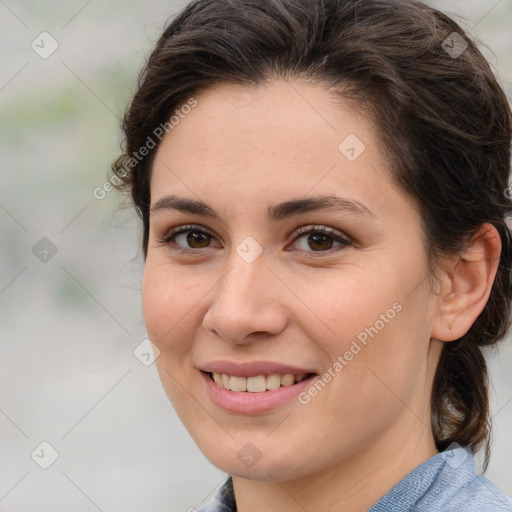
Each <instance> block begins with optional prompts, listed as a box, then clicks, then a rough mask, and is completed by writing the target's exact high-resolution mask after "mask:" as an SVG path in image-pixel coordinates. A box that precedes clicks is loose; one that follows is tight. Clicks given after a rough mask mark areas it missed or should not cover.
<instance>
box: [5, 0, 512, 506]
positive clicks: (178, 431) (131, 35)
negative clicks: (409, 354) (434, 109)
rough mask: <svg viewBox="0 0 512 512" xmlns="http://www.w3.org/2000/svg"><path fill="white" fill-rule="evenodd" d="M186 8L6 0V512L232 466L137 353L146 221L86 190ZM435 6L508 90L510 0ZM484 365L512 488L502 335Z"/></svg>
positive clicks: (87, 501)
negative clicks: (141, 239)
mask: <svg viewBox="0 0 512 512" xmlns="http://www.w3.org/2000/svg"><path fill="white" fill-rule="evenodd" d="M183 4H184V2H182V3H178V2H169V1H161V0H153V1H148V0H144V1H142V0H128V1H124V2H114V1H113V0H108V1H99V0H92V1H88V2H87V1H84V0H73V1H68V2H57V1H55V0H52V1H44V2H43V1H36V0H33V1H17V2H16V1H14V0H5V1H1V0H0V42H1V45H0V52H1V68H0V103H1V107H0V108H1V111H0V120H1V124H0V126H1V138H0V147H1V155H2V158H1V173H2V174H1V178H2V179H1V187H0V237H1V238H0V239H1V244H0V262H1V264H0V322H1V354H2V357H1V360H0V379H1V381H0V382H1V384H0V436H1V458H0V461H1V462H0V511H9V512H28V511H37V512H42V511H53V512H56V511H67V512H73V511H95V510H102V511H107V510H108V511H119V512H121V511H122V512H139V511H147V510H151V511H153V512H159V511H168V512H172V511H185V510H187V509H188V508H189V507H199V506H200V505H201V503H203V502H204V500H206V499H207V498H208V497H209V495H210V493H211V492H212V491H213V490H214V489H215V488H216V486H218V485H219V484H220V483H221V481H222V480H223V478H224V473H222V472H221V471H220V470H218V469H217V468H215V467H213V466H212V465H211V464H210V463H209V462H208V461H207V460H206V459H205V457H204V456H203V455H202V454H201V453H200V451H199V450H198V448H197V447H196V446H195V444H194V443H193V442H192V440H191V439H190V437H189V436H188V433H187V432H186V430H185V428H184V427H183V425H182V424H181V423H180V421H179V419H178V417H177V416H176V414H175V413H174V411H173V409H172V407H171V405H170V403H169V402H168V400H167V397H166V395H165V393H164V391H163V389H162V387H161V384H160V381H159V378H158V375H157V373H156V369H155V367H154V365H151V366H148V367H146V366H144V365H143V364H141V362H140V361H139V360H138V359H136V358H135V356H134V354H133V350H134V349H135V348H136V347H137V346H138V345H139V344H140V343H141V341H142V340H143V339H144V338H145V337H146V332H145V329H144V325H143V322H142V314H141V304H140V277H141V271H142V258H141V255H140V251H139V249H138V236H139V227H138V222H137V219H135V218H134V215H133V213H132V212H131V210H130V209H124V210H123V209H119V197H118V196H116V194H115V193H113V192H110V193H108V194H106V197H105V198H104V199H102V200H98V199H95V198H94V196H93V190H94V189H95V188H96V187H101V186H102V185H103V184H104V183H105V181H106V176H107V171H108V167H109V164H110V162H111V161H112V160H113V159H114V157H115V156H117V154H118V151H119V145H118V144H119V137H120V132H119V128H118V126H119V121H118V117H119V116H120V115H122V113H123V111H124V109H125V107H126V105H127V103H128V100H129V98H130V95H131V94H132V93H133V91H134V87H135V81H136V76H137V73H138V71H139V69H140V67H141V65H142V62H143V59H144V58H145V56H146V55H147V54H148V52H149V51H150V49H151V47H152V45H153V43H154V42H155V39H156V38H157V37H158V35H159V33H160V31H161V29H162V27H163V25H164V23H165V21H166V19H167V18H168V17H169V16H171V15H172V14H174V13H175V12H176V10H177V9H178V8H179V7H181V6H182V5H183ZM436 5H437V6H439V7H441V8H442V9H444V10H446V11H449V12H452V13H459V14H461V15H463V16H465V17H466V18H467V22H464V23H463V24H464V26H465V27H466V28H469V29H470V30H471V32H472V33H474V34H476V35H477V36H478V37H479V39H480V40H482V41H483V42H484V43H485V44H486V45H487V46H488V47H489V48H486V49H485V52H486V55H487V56H488V57H489V59H490V61H491V63H492V65H493V67H494V68H495V69H497V70H498V73H499V75H500V76H501V80H502V83H503V84H504V86H505V88H506V89H507V92H508V94H509V97H512V95H511V92H512V86H511V84H512V58H511V55H512V34H511V31H510V27H511V26H512V2H511V1H510V0H501V1H494V0H492V1H490V2H487V1H474V0H473V1H468V0H464V1H462V0H459V1H445V2H436ZM43 31H47V32H49V33H50V34H51V36H52V37H53V38H54V39H55V40H56V41H57V42H58V45H59V47H58V49H57V50H56V51H55V52H54V53H53V54H52V55H51V56H50V57H48V58H46V59H43V58H41V57H40V56H39V55H38V54H37V53H36V52H35V51H34V50H33V49H32V48H31V43H32V41H33V40H36V43H37V41H40V39H37V36H39V34H40V33H41V32H43ZM48 44H49V43H48V40H47V43H45V48H46V49H48V48H49V46H48ZM42 50H43V49H41V51H42ZM43 237H46V238H47V239H49V240H50V241H51V243H50V242H48V240H44V239H43V241H41V239H42V238H43ZM36 244H38V245H36ZM34 246H35V247H36V248H35V249H33V248H34ZM45 250H46V251H48V252H47V253H45V252H44V251H45ZM52 250H53V251H55V250H57V252H56V253H55V254H52ZM34 253H35V254H34ZM41 258H42V260H41ZM45 259H46V260H47V261H44V260H45ZM489 362H490V368H491V378H492V391H491V400H492V412H493V415H494V447H495V448H494V451H493V455H492V459H491V464H490V467H489V470H488V472H487V476H488V478H490V479H491V480H492V481H493V482H494V483H496V484H497V485H498V486H499V487H501V488H502V489H503V490H504V491H505V492H506V493H508V494H509V495H512V462H511V460H512V438H511V436H510V431H511V426H512V377H511V374H512V372H511V369H512V347H511V342H510V340H507V341H506V342H505V343H503V344H502V346H501V348H500V350H499V353H498V355H497V356H496V355H492V354H490V355H489ZM43 441H46V442H48V443H50V444H51V446H53V447H54V449H55V450H56V451H57V452H58V455H59V456H58V458H57V460H56V461H55V462H54V463H53V464H52V465H51V466H50V467H49V468H48V469H46V470H45V469H42V468H41V467H39V465H38V464H36V462H35V461H34V460H33V459H32V458H31V453H33V452H34V450H35V452H34V454H35V455H34V458H35V459H36V460H38V461H39V463H44V462H45V460H46V462H48V461H49V460H50V459H49V457H50V456H51V452H50V450H49V449H48V448H45V447H44V446H43V447H42V448H41V447H40V446H39V445H40V443H41V442H43ZM41 450H43V451H41ZM38 455H39V456H38Z"/></svg>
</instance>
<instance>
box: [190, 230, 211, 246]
mask: <svg viewBox="0 0 512 512" xmlns="http://www.w3.org/2000/svg"><path fill="white" fill-rule="evenodd" d="M207 236H208V235H205V234H204V233H199V232H197V231H191V232H190V233H189V234H188V236H187V242H188V244H189V245H191V246H192V247H196V245H195V244H196V243H198V244H199V245H200V244H201V242H204V241H205V240H206V239H207Z"/></svg>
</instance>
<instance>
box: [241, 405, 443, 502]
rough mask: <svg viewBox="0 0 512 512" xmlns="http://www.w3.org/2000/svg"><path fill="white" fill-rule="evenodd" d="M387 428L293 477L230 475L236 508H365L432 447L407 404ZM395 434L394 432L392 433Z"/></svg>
mask: <svg viewBox="0 0 512 512" xmlns="http://www.w3.org/2000/svg"><path fill="white" fill-rule="evenodd" d="M399 423H401V425H400V424H398V425H397V424H395V425H394V426H393V428H392V429H390V431H389V432H388V433H385V434H384V435H383V436H381V437H380V438H379V439H377V440H375V441H373V442H372V443H370V444H369V445H367V446H365V447H364V448H362V449H361V450H358V451H357V453H354V454H353V455H351V456H350V457H348V458H345V459H343V460H341V461H339V462H338V463H336V464H335V465H333V466H330V467H328V468H325V469H323V470H322V471H320V472H317V473H314V474H309V475H305V476H304V477H301V478H299V479H296V480H291V481H286V482H277V481H258V480H247V479H244V478H240V477H237V476H233V477H232V480H233V488H234V492H235V499H236V504H237V510H238V512H259V511H261V510H286V511H287V512H304V510H323V511H324V512H338V511H343V512H365V511H367V510H368V509H369V508H371V507H372V506H373V505H374V504H375V503H376V502H377V501H378V500H379V499H380V498H381V497H382V496H384V495H385V494H386V493H387V492H388V491H389V490H390V489H391V488H392V487H393V486H394V485H395V484H397V483H398V482H399V481H400V480H402V479H403V478H404V477H405V476H406V475H407V474H408V473H410V472H411V471H412V470H413V469H415V468H416V467H418V466H419V465H420V464H422V463H423V462H425V461H426V460H428V459H430V458H431V457H433V456H434V455H436V454H437V453H438V450H437V449H436V446H435V442H434V437H433V435H432V431H431V429H430V428H428V427H427V425H428V424H426V423H424V422H419V421H418V418H417V417H415V415H414V414H413V413H412V412H411V411H410V410H405V411H404V417H403V418H401V420H400V421H399ZM397 434H398V435H397Z"/></svg>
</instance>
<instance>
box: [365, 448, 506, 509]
mask: <svg viewBox="0 0 512 512" xmlns="http://www.w3.org/2000/svg"><path fill="white" fill-rule="evenodd" d="M389 510H392V511H393V512H420V511H421V512H461V511H464V512H512V499H511V498H509V497H508V496H507V495H506V494H505V493H503V492H502V491H501V490H500V489H499V488H498V487H496V486H495V485H494V484H493V483H492V482H491V481H490V480H488V479H487V478H485V477H483V476H479V475H477V473H476V468H475V462H474V458H473V454H472V452H471V450H470V449H469V448H467V447H462V446H459V445H454V446H452V447H449V449H447V450H445V451H444V452H442V453H438V454H437V455H435V456H434V457H432V458H431V459H429V460H427V461H425V462H424V463H423V464H421V465H420V466H418V467H417V468H416V469H414V470H413V471H412V472H411V473H409V474H408V475H407V476H406V477H405V478H403V479H402V480H401V481H400V482H398V484H397V485H395V487H393V489H391V490H390V491H389V492H388V493H387V494H386V495H385V496H383V497H382V498H381V500H379V501H378V502H377V503H376V504H375V505H374V506H373V507H372V508H371V512H387V511H389Z"/></svg>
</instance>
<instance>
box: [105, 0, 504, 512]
mask: <svg viewBox="0 0 512 512" xmlns="http://www.w3.org/2000/svg"><path fill="white" fill-rule="evenodd" d="M123 129H124V135H125V147H124V153H123V155H121V157H120V158H119V159H118V160H117V161H116V163H115V164H114V166H113V170H114V172H115V174H114V178H115V180H116V181H117V183H118V185H119V187H120V188H121V189H124V190H127V191H128V192H129V193H130V194H131V198H132V200H133V203H134V205H135V208H136V210H137V212H138V213H139V215H140V217H141V219H142V222H143V250H144V255H145V267H144V277H143V287H142V288H143V289H142V294H143V306H144V318H145V323H146V326H147V330H148V334H149V337H150V339H151V340H152V342H153V343H154V345H155V346H156V347H158V350H159V354H160V355H159V357H158V358H157V367H158V371H159V374H160V377H161V380H162V383H163V386H164V388H165V390H166V393H167V395H168V396H169V399H170V400H171V402H172V404H173V406H174V408H175V409H176V411H177V413H178V414H179V416H180V418H181V420H182V421H183V423H184V425H185V427H186V428H187V429H188V431H189V432H190V435H191V436H192V437H193V439H194V440H195V442H196V443H197V445H198V446H199V448H200V449H201V451H202V452H203V453H204V454H205V456H206V457H207V458H208V460H209V461H210V462H211V463H212V464H214V465H215V466H217V467H218V468H220V469H221V470H222V471H224V472H226V473H227V474H228V477H227V478H226V480H225V482H224V484H223V485H222V487H221V489H220V490H219V491H218V493H217V494H216V496H214V498H213V499H212V500H211V501H210V503H209V504H208V505H207V506H206V507H205V508H203V509H201V510H204V511H221V510H222V511H228V510H229V511H235V510H238V512H253V511H261V510H275V511H299V510H300V511H303V510H308V511H318V510H326V511H338V510H344V511H347V510H349V511H365V510H371V511H372V512H377V511H389V510H393V511H398V510H400V511H402V510H403V511H405V510H426V511H427V510H428V511H441V510H442V511H447V510H457V511H460V510H464V511H473V510H479V511H482V510H484V511H505V510H512V502H511V500H510V499H509V498H508V497H507V496H506V495H505V494H504V493H503V492H502V491H500V490H499V489H498V488H497V487H495V486H494V485H493V484H492V483H491V482H490V481H489V480H487V479H486V478H484V477H480V476H476V472H475V464H474V459H473V454H474V453H475V452H476V451H478V450H479V449H483V450H484V453H485V454H486V457H487V458H486V461H488V457H489V449H490V447H489V433H490V424H489V423H490V420H489V404H488V385H487V371H486V364H485V359H484V357H483V354H482V348H483V347H485V346H493V345H494V344H496V343H497V342H498V341H499V340H501V339H502V338H503V337H504V335H505V333H506V331H507V329H508V316H509V308H510V297H511V292H512V289H511V274H510V263H511V256H512V252H511V251H512V248H511V236H510V235H511V232H510V230H509V227H508V226H507V222H506V220H507V217H508V216H509V214H510V212H511V210H512V204H511V202H510V199H509V195H508V193H507V186H508V179H509V172H510V143H511V123H510V108H509V105H508V103H507V100H506V97H505V94H504V93H503V91H502V89H501V88H500V86H499V84H498V82H497V80H496V78H495V77H494V76H493V74H492V72H491V70H490V68H489V65H488V63H487V62H486V61H485V59H484V58H483V57H482V55H481V53H480V52H479V51H478V50H477V48H476V47H475V44H474V42H473V41H472V40H471V38H470V37H469V36H468V35H467V34H466V33H464V31H463V30H462V29H461V28H460V27H459V26H458V25H457V24H456V23H455V22H454V21H452V20H451V19H449V18H448V17H447V16H445V15H444V14H442V13H441V12H439V11H437V10H435V9H432V8H430V7H428V6H427V5H425V4H424V3H422V2H420V1H403V0H379V1H371V0H362V1H361V0H359V1H355V0H323V1H320V0H315V1H312V0H260V1H258V2H253V1H251V0H199V1H195V2H193V3H191V4H189V5H188V6H187V7H186V8H185V9H184V10H183V11H182V12H181V13H180V14H179V15H178V16H177V17H176V18H175V19H174V20H173V21H172V22H171V23H170V24H169V25H168V26H167V28H166V29H165V31H164V33H163V35H162V36H161V38H160V40H159V41H158V43H157V45H156V48H155V49H154V51H153V53H152V54H151V56H150V57H149V60H148V62H147V65H146V67H145V69H144V70H143V72H142V74H141V76H140V81H139V87H138V90H137V92H136V94H135V96H134V98H133V101H132V103H131V105H130V107H129V110H128V111H127V114H126V116H125V119H124V124H123Z"/></svg>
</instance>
